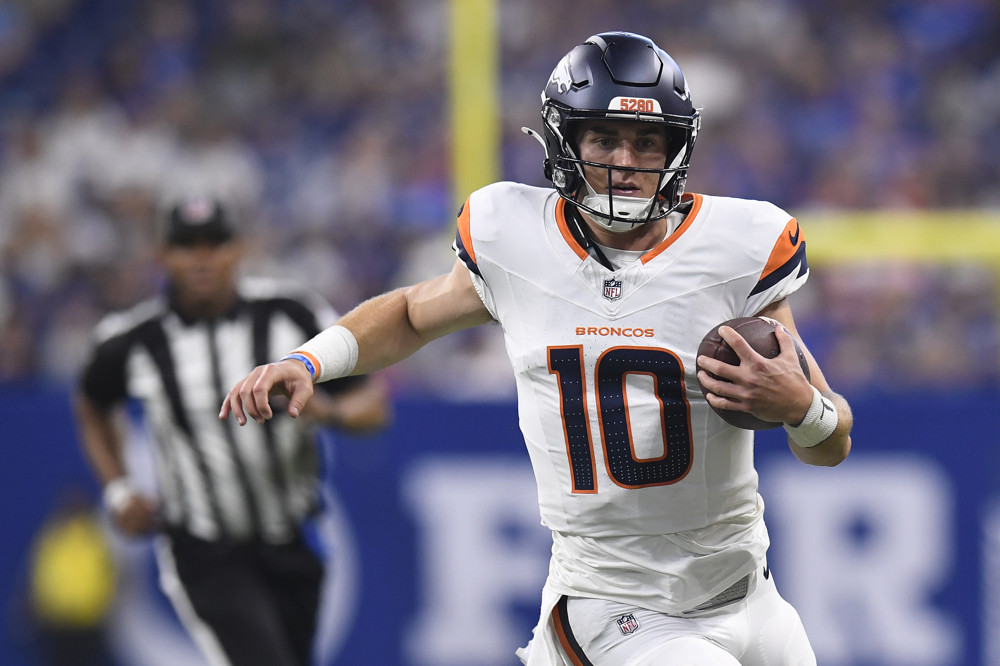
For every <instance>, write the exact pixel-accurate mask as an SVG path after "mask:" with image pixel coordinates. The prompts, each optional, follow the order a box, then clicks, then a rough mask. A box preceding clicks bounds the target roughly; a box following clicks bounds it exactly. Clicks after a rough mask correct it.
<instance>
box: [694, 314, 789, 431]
mask: <svg viewBox="0 0 1000 666" xmlns="http://www.w3.org/2000/svg"><path fill="white" fill-rule="evenodd" d="M775 325H779V324H778V322H777V321H775V320H774V319H768V318H766V317H737V318H735V319H730V320H728V321H724V322H722V323H721V324H718V325H717V326H714V327H713V328H712V330H711V331H709V332H708V333H707V334H706V335H705V337H704V338H703V339H702V341H701V344H700V345H698V356H708V357H711V358H715V359H718V360H720V361H723V362H724V363H728V364H729V365H739V364H740V358H739V356H737V355H736V352H735V351H734V350H733V348H732V347H730V346H729V344H728V343H727V342H726V341H725V340H723V339H722V336H720V335H719V327H720V326H729V327H731V328H733V329H734V330H735V331H736V332H737V333H739V334H740V335H742V336H743V339H744V340H746V341H747V342H749V343H750V346H751V347H753V349H754V351H756V352H757V353H758V354H760V355H761V356H763V357H765V358H774V357H775V356H777V355H778V352H779V351H780V350H779V349H778V337H777V336H776V335H775V334H774V327H775ZM795 351H796V353H797V354H798V356H799V365H800V366H802V372H803V373H805V376H806V379H809V364H808V363H807V362H806V356H805V354H803V353H802V348H801V347H800V346H799V343H798V341H797V340H796V341H795ZM698 370H701V367H700V366H699V367H698ZM709 375H711V376H712V377H713V378H715V379H718V377H717V376H716V375H713V374H712V373H709ZM698 385H699V387H700V388H701V391H702V393H705V387H704V386H701V380H699V381H698ZM712 409H713V410H714V411H715V413H716V414H718V415H719V416H721V417H722V418H723V420H724V421H726V423H729V424H730V425H734V426H736V427H737V428H743V429H744V430H770V429H771V428H777V427H779V426H781V424H780V423H774V422H772V421H764V420H762V419H759V418H757V417H756V416H754V415H753V414H750V413H749V412H738V411H734V410H731V409H715V407H712Z"/></svg>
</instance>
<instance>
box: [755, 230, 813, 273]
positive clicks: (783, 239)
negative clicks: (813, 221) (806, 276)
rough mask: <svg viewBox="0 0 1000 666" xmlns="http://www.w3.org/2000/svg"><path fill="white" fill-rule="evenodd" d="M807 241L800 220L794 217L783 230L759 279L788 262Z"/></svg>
mask: <svg viewBox="0 0 1000 666" xmlns="http://www.w3.org/2000/svg"><path fill="white" fill-rule="evenodd" d="M805 242H806V236H805V234H804V233H802V228H801V227H800V226H799V222H798V220H796V219H795V218H794V217H793V218H792V219H790V220H789V221H788V224H786V225H785V228H784V230H782V232H781V235H780V236H778V240H777V241H776V242H775V244H774V248H773V249H772V250H771V256H769V257H768V258H767V264H765V265H764V270H763V271H762V272H761V274H760V278H759V280H763V279H764V278H766V277H767V276H768V275H770V274H771V273H773V272H774V271H776V270H778V269H779V268H781V267H782V266H784V265H785V264H787V263H788V262H789V261H790V260H791V259H792V257H794V256H795V254H796V253H797V252H798V251H799V248H800V247H801V245H802V244H803V243H805Z"/></svg>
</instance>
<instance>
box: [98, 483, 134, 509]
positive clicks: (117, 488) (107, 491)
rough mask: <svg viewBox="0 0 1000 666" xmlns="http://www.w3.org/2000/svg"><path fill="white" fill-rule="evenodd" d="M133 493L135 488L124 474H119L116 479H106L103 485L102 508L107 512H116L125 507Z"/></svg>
mask: <svg viewBox="0 0 1000 666" xmlns="http://www.w3.org/2000/svg"><path fill="white" fill-rule="evenodd" d="M134 495H135V488H134V487H133V486H132V482H131V481H129V480H128V477H126V476H119V477H118V478H117V479H112V480H111V481H108V483H107V485H105V486H104V494H103V495H102V499H103V501H104V508H105V509H107V510H108V513H111V514H117V513H120V512H121V511H123V510H124V509H125V507H126V506H127V505H128V503H129V502H130V501H131V500H132V497H133V496H134Z"/></svg>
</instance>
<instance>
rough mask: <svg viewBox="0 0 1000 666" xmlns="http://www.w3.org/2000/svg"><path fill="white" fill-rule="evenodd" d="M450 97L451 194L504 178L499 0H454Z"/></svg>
mask: <svg viewBox="0 0 1000 666" xmlns="http://www.w3.org/2000/svg"><path fill="white" fill-rule="evenodd" d="M448 11H449V27H450V32H451V34H450V51H449V62H448V99H449V109H450V122H451V170H452V199H453V201H454V203H455V210H456V211H457V210H458V206H460V205H461V204H462V203H464V201H465V197H467V196H469V194H470V193H472V191H473V190H476V189H478V188H480V187H483V186H484V185H488V184H490V183H492V182H495V181H497V180H499V179H500V171H501V158H500V117H499V115H500V83H499V81H500V47H499V32H500V26H499V19H500V16H499V7H498V3H497V0H449V2H448Z"/></svg>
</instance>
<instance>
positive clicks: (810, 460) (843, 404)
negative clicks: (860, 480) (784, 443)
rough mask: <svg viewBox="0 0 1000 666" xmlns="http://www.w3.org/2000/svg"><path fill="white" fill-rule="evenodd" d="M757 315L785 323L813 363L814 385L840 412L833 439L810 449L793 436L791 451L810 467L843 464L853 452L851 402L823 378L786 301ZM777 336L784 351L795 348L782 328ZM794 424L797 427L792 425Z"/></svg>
mask: <svg viewBox="0 0 1000 666" xmlns="http://www.w3.org/2000/svg"><path fill="white" fill-rule="evenodd" d="M757 315H758V316H762V317H770V318H771V319H775V320H777V321H779V322H781V324H782V325H784V327H785V328H786V329H788V332H789V333H790V334H791V335H792V336H794V337H795V339H797V340H798V341H799V346H800V347H801V348H802V353H803V354H804V355H805V357H806V360H807V362H808V363H809V374H810V383H811V384H812V385H813V386H815V387H816V388H817V389H819V392H820V393H821V394H822V396H823V397H825V398H827V399H828V400H829V401H830V402H831V403H832V404H833V406H834V408H835V409H836V410H837V427H836V428H835V429H834V431H833V432H832V433H831V434H830V436H829V437H827V438H826V439H824V440H823V441H822V442H820V443H819V444H817V445H816V446H811V447H808V448H807V447H803V446H799V445H798V444H796V443H795V442H794V441H793V440H792V438H791V437H789V438H788V446H789V448H791V450H792V453H794V454H795V457H797V458H798V459H799V460H801V461H802V462H804V463H807V464H809V465H825V466H831V467H832V466H834V465H838V464H840V463H841V462H843V461H844V459H845V458H847V455H848V454H849V453H850V451H851V427H852V426H853V425H854V416H853V414H852V413H851V406H850V404H848V402H847V400H846V399H844V397H843V396H842V395H840V394H839V393H836V392H834V391H833V390H832V389H831V388H830V385H829V383H828V382H827V381H826V377H825V376H824V375H823V371H822V370H821V369H820V367H819V365H818V364H817V363H816V359H815V358H814V357H813V355H812V353H810V351H809V349H808V348H807V347H806V345H805V344H804V343H803V342H802V340H801V338H800V337H799V334H798V330H797V329H796V328H795V318H794V317H793V316H792V308H791V306H790V305H789V304H788V301H787V300H786V299H781V300H780V301H777V302H775V303H771V304H770V305H768V306H767V307H765V308H764V309H763V310H761V311H760V312H758V313H757ZM775 335H776V336H777V338H778V342H779V343H780V345H781V348H782V351H783V352H784V351H785V350H786V349H788V348H793V347H794V341H793V340H792V338H791V337H790V336H789V335H788V334H787V333H785V332H784V331H782V330H781V328H780V327H778V329H777V330H776V331H775ZM802 416H803V417H805V412H803V414H802ZM791 425H797V424H795V423H792V424H791Z"/></svg>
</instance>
